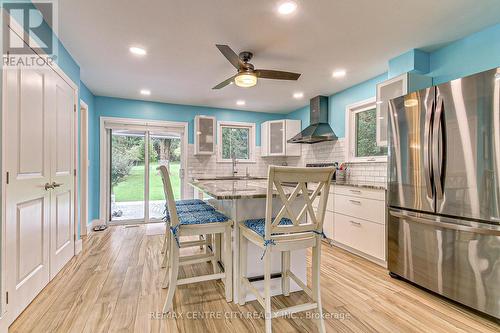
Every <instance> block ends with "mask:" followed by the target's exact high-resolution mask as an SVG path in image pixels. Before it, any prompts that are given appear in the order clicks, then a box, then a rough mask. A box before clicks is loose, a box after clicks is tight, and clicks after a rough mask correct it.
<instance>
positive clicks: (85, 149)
mask: <svg viewBox="0 0 500 333" xmlns="http://www.w3.org/2000/svg"><path fill="white" fill-rule="evenodd" d="M88 112H89V106H88V105H87V103H85V102H84V101H83V100H81V99H80V165H79V166H80V235H81V236H85V235H86V234H87V223H88V219H89V206H88V204H89V199H88V198H89V178H88V176H89V114H88ZM84 124H85V127H84ZM82 193H85V196H84V195H82Z"/></svg>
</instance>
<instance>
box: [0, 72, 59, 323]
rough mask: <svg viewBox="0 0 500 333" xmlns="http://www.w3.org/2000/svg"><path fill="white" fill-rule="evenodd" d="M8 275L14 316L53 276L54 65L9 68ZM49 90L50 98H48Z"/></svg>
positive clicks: (7, 147) (9, 309) (7, 154)
mask: <svg viewBox="0 0 500 333" xmlns="http://www.w3.org/2000/svg"><path fill="white" fill-rule="evenodd" d="M4 71H5V76H4V79H5V87H6V91H5V94H4V98H5V101H6V104H5V105H6V109H5V116H6V119H5V126H4V128H5V130H6V135H5V138H6V139H7V140H6V145H5V147H6V152H5V157H6V158H5V165H6V171H7V172H8V173H9V176H8V184H7V185H6V199H5V203H6V205H5V206H6V237H5V239H6V268H7V271H6V273H7V274H6V280H7V283H6V284H7V292H9V300H10V302H9V305H8V306H9V308H8V311H9V312H10V313H12V315H13V318H15V317H17V316H18V315H19V314H20V313H21V312H22V310H23V309H24V308H25V307H26V306H27V305H28V304H29V303H30V302H31V300H33V298H34V297H35V296H36V295H37V294H38V293H39V292H40V291H41V290H42V288H43V287H44V286H45V285H46V284H47V283H48V282H49V272H50V268H49V237H50V234H49V231H50V230H49V226H50V222H49V218H50V217H49V212H50V204H49V202H50V190H49V189H48V188H46V187H45V185H48V184H49V182H50V156H49V154H50V146H49V145H50V141H49V136H48V135H47V133H49V132H50V130H51V129H50V127H49V122H50V118H49V105H50V104H51V102H52V101H51V100H50V94H49V95H47V94H46V90H47V87H48V86H50V80H51V73H50V71H47V70H45V71H43V70H34V69H29V70H26V69H19V68H18V69H8V70H5V69H4ZM46 96H49V98H46Z"/></svg>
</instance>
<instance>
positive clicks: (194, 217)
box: [179, 210, 229, 225]
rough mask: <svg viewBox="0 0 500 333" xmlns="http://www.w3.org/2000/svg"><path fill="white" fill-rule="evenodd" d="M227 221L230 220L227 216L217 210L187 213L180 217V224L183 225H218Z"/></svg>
mask: <svg viewBox="0 0 500 333" xmlns="http://www.w3.org/2000/svg"><path fill="white" fill-rule="evenodd" d="M227 220H229V218H228V217H227V216H226V215H224V214H222V213H220V212H218V211H216V210H211V211H209V210H206V211H198V212H186V213H183V214H181V215H179V223H180V224H181V225H186V224H206V223H217V222H226V221H227Z"/></svg>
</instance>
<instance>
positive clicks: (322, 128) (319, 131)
mask: <svg viewBox="0 0 500 333" xmlns="http://www.w3.org/2000/svg"><path fill="white" fill-rule="evenodd" d="M310 110H311V111H310V116H311V121H310V124H311V125H309V126H308V127H306V128H305V129H303V130H302V131H301V132H300V133H299V134H297V135H296V136H294V137H293V138H291V139H290V140H288V142H289V143H308V144H313V143H318V142H324V141H335V140H337V139H338V138H337V136H336V135H335V133H334V132H333V130H332V128H331V127H330V124H329V123H328V97H326V96H316V97H314V98H313V99H311V103H310Z"/></svg>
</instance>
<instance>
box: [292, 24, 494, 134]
mask: <svg viewBox="0 0 500 333" xmlns="http://www.w3.org/2000/svg"><path fill="white" fill-rule="evenodd" d="M427 61H428V62H427ZM499 66H500V24H497V25H494V26H492V27H489V28H487V29H485V30H482V31H479V32H477V33H474V34H472V35H470V36H467V37H465V38H462V39H459V40H456V41H454V42H452V43H450V44H448V45H447V46H445V47H442V48H440V49H438V50H436V51H434V52H431V53H425V52H423V51H420V50H409V51H408V52H406V53H404V54H402V55H401V56H399V57H396V58H394V59H389V60H388V66H387V68H388V72H389V73H391V76H394V75H397V74H401V73H403V72H404V71H411V72H418V73H421V74H426V75H429V76H431V77H432V78H433V84H440V83H443V82H447V81H450V80H453V79H456V78H459V77H464V76H467V75H471V74H475V73H478V72H481V71H484V70H487V69H491V68H494V67H499ZM425 68H428V72H427V73H425V72H424V69H425ZM387 78H388V74H387V73H384V74H381V75H380V76H377V77H374V78H372V79H370V80H367V81H364V82H362V83H359V84H357V85H355V86H353V87H350V88H348V89H345V90H343V91H341V92H338V93H335V94H333V95H331V96H330V98H329V101H330V105H329V122H330V125H331V126H332V128H333V130H334V131H335V133H336V134H337V136H338V137H339V138H342V137H344V136H345V107H346V106H347V105H349V104H352V103H355V102H359V101H362V100H364V99H368V98H370V97H374V96H375V95H376V84H377V83H379V82H383V81H385V80H386V79H387ZM287 117H288V118H289V119H301V120H302V128H304V127H306V126H307V125H309V106H305V107H302V108H300V109H297V110H295V111H293V112H291V113H289V114H288V115H287Z"/></svg>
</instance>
